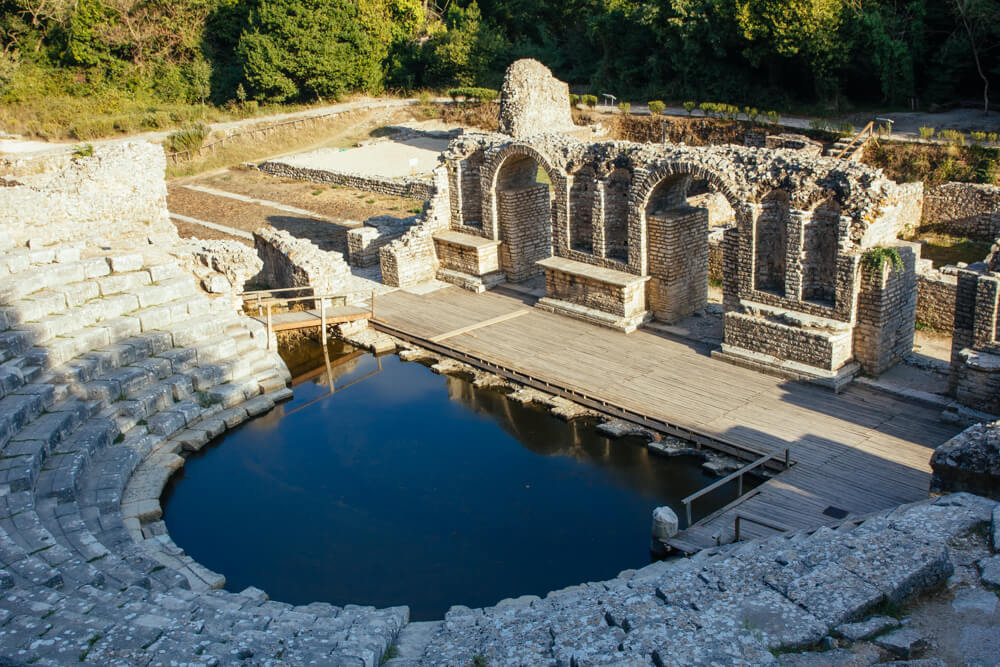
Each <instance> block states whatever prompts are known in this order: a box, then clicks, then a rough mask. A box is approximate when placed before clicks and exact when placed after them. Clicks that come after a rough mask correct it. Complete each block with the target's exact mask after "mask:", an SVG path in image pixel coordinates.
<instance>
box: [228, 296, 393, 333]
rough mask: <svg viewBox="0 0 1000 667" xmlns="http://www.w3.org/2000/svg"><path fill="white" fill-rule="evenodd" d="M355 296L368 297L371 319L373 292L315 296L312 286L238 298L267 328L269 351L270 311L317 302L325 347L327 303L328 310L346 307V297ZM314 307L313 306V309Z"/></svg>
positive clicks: (272, 327)
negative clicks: (304, 293)
mask: <svg viewBox="0 0 1000 667" xmlns="http://www.w3.org/2000/svg"><path fill="white" fill-rule="evenodd" d="M302 291H307V292H312V294H308V295H305V296H292V297H285V296H279V295H280V294H284V293H287V292H302ZM355 294H366V295H369V298H370V301H369V306H368V319H371V318H372V317H374V315H375V290H356V291H353V292H341V293H339V294H316V289H315V288H314V287H312V286H308V285H307V286H304V287H282V288H278V289H266V290H252V291H250V292H243V293H242V294H240V297H241V298H242V299H243V307H244V308H246V306H247V305H248V302H249V305H250V306H251V307H256V308H257V316H258V317H263V318H265V319H264V322H265V325H266V326H267V349H271V337H272V334H273V333H274V325H273V323H272V309H277V308H286V309H287V308H288V307H289V306H292V305H294V304H298V303H303V302H306V301H311V302H313V303H314V304H315V302H319V318H320V321H319V327H320V336H321V338H322V343H323V346H324V347H325V346H326V327H327V319H326V318H327V303H328V302H329V303H330V308H335V307H337V306H336V305H334V303H335V302H336V303H337V304H338V305H340V306H346V305H347V300H348V297H350V296H353V295H355ZM315 308H316V306H315V305H314V306H313V309H315Z"/></svg>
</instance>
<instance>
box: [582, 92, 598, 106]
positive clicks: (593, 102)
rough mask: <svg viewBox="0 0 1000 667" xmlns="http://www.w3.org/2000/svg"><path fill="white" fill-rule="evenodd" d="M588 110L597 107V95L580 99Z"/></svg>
mask: <svg viewBox="0 0 1000 667" xmlns="http://www.w3.org/2000/svg"><path fill="white" fill-rule="evenodd" d="M580 99H581V100H582V101H583V103H584V104H585V105H587V108H588V109H593V108H594V107H596V106H597V95H584V96H583V97H581V98H580Z"/></svg>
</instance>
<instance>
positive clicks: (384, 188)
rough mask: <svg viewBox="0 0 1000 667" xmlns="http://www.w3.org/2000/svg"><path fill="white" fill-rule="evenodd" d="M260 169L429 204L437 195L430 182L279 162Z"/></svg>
mask: <svg viewBox="0 0 1000 667" xmlns="http://www.w3.org/2000/svg"><path fill="white" fill-rule="evenodd" d="M257 168H258V169H260V170H261V171H263V172H266V173H268V174H273V175H275V176H282V177H284V178H297V179H299V180H302V181H312V182H314V183H335V184H337V185H346V186H347V187H349V188H354V189H355V190H365V191H367V192H376V193H378V194H383V195H392V196H395V197H409V198H411V199H421V200H424V201H426V200H428V199H430V198H431V197H432V196H433V194H434V183H433V181H432V180H431V179H420V178H389V177H380V176H371V175H368V174H355V173H351V172H346V171H329V170H326V169H306V168H305V167H294V166H292V165H290V164H285V163H283V162H279V161H268V162H262V163H261V164H259V165H258V166H257Z"/></svg>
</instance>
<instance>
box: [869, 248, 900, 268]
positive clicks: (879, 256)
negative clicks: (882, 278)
mask: <svg viewBox="0 0 1000 667" xmlns="http://www.w3.org/2000/svg"><path fill="white" fill-rule="evenodd" d="M886 262H889V265H890V266H891V267H892V268H893V269H896V270H897V271H901V270H902V269H903V258H902V257H900V256H899V251H898V250H896V249H895V248H883V247H882V246H875V247H874V248H869V249H868V250H866V251H865V253H864V254H863V255H861V263H862V264H863V265H864V266H866V267H868V268H869V269H871V270H872V271H876V272H878V271H881V270H882V267H883V266H885V263H886Z"/></svg>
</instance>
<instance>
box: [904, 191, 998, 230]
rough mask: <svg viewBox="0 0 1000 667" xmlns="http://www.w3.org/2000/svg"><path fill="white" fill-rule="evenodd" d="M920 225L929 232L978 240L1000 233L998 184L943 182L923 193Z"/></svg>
mask: <svg viewBox="0 0 1000 667" xmlns="http://www.w3.org/2000/svg"><path fill="white" fill-rule="evenodd" d="M921 226H922V227H923V228H925V229H929V230H931V231H935V232H940V233H944V234H950V235H952V236H958V237H963V238H970V239H975V240H978V241H993V239H995V238H997V237H998V236H1000V187H997V186H995V185H981V184H976V183H945V184H944V185H938V186H936V187H933V188H930V189H929V190H927V192H926V193H925V195H924V211H923V221H922V223H921Z"/></svg>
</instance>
